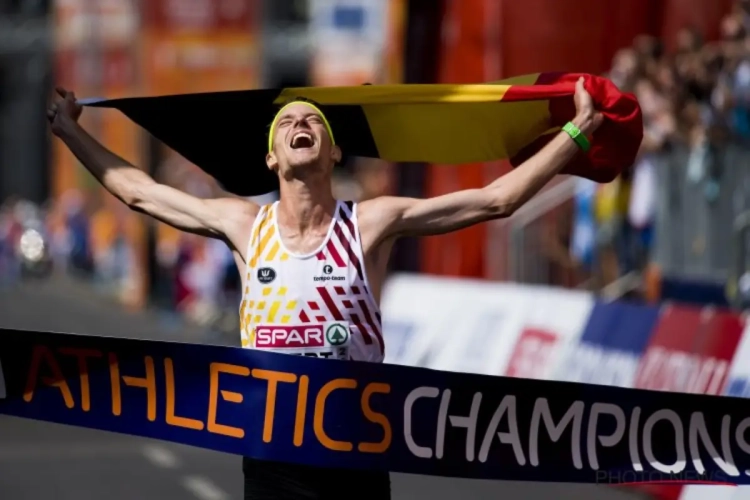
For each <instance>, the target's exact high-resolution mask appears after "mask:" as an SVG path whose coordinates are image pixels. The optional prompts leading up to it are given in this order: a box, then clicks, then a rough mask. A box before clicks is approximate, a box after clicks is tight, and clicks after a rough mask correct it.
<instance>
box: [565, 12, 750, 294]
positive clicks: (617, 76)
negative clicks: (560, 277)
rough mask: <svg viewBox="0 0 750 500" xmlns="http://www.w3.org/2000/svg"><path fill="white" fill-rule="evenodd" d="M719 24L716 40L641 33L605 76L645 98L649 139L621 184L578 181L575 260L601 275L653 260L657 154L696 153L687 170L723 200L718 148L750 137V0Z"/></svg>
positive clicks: (610, 276) (605, 278) (606, 279)
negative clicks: (664, 37) (671, 38)
mask: <svg viewBox="0 0 750 500" xmlns="http://www.w3.org/2000/svg"><path fill="white" fill-rule="evenodd" d="M720 32H721V38H720V39H719V40H717V41H711V42H707V41H705V40H703V39H702V37H701V35H700V34H699V33H698V32H697V31H695V30H693V29H691V28H690V27H685V28H684V29H683V30H681V31H680V32H679V34H678V36H677V39H676V40H674V41H673V43H672V44H669V45H670V47H672V50H667V49H666V47H665V44H664V42H663V41H662V40H658V39H656V38H654V37H650V36H639V37H637V38H636V39H635V40H634V41H633V44H632V46H630V47H626V48H623V49H621V50H619V51H618V52H617V53H616V55H615V57H614V59H613V62H612V67H611V69H610V70H609V72H608V73H607V74H605V76H606V77H608V78H609V79H611V80H612V81H613V82H614V83H615V84H616V85H617V86H618V87H619V88H620V89H621V90H624V91H627V92H632V93H634V94H635V95H636V96H637V98H638V101H639V103H640V105H641V108H642V111H643V118H644V139H643V143H642V146H641V151H640V153H639V156H638V159H637V161H636V163H635V164H634V165H633V166H632V168H630V169H628V170H627V171H625V172H623V174H622V175H621V176H620V178H618V179H617V180H616V181H615V182H613V183H611V184H604V185H597V184H594V183H592V182H588V181H585V180H580V183H579V189H578V195H577V197H576V200H575V209H574V212H575V215H574V222H573V230H572V238H571V243H570V248H571V252H570V253H571V258H572V261H573V262H574V263H575V264H576V265H582V267H584V268H586V269H588V270H590V271H594V272H595V274H596V275H597V276H598V278H599V282H600V283H610V282H612V281H613V280H615V279H616V278H618V277H620V276H623V275H625V274H628V273H630V272H633V271H642V270H643V269H645V267H646V266H647V265H648V262H649V257H650V253H651V250H652V247H653V233H654V223H655V219H656V215H657V214H656V211H657V200H658V196H659V192H660V191H659V188H660V187H661V186H659V185H658V182H659V175H658V172H657V170H656V168H657V166H656V163H655V161H654V158H655V155H659V154H663V153H669V151H670V150H671V149H672V148H683V149H685V150H687V151H689V156H688V164H687V165H685V168H686V171H687V178H688V179H689V180H690V182H693V183H695V184H696V185H701V186H703V195H704V196H705V197H706V199H707V200H715V199H716V198H717V197H718V196H719V195H720V189H719V182H718V176H719V175H720V171H719V170H718V169H717V168H715V165H716V164H715V162H713V161H712V160H713V159H714V156H715V154H716V152H717V151H718V150H719V149H720V148H721V147H722V146H723V145H726V144H727V142H728V141H735V142H739V143H747V144H750V1H748V0H742V1H739V2H737V3H736V5H735V7H734V9H733V11H732V12H731V13H730V14H729V15H727V16H726V17H725V18H724V19H723V20H722V23H721V30H720ZM726 223H731V221H726Z"/></svg>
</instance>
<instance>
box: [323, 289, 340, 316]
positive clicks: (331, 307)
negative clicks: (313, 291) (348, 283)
mask: <svg viewBox="0 0 750 500" xmlns="http://www.w3.org/2000/svg"><path fill="white" fill-rule="evenodd" d="M318 294H320V297H321V298H322V299H323V302H324V303H325V305H326V307H327V308H328V311H329V312H330V313H331V315H332V316H333V319H335V320H336V321H344V316H343V315H342V314H341V311H339V308H338V307H336V303H335V302H334V301H333V299H332V298H331V295H330V294H329V293H328V290H326V289H325V287H323V286H319V287H318Z"/></svg>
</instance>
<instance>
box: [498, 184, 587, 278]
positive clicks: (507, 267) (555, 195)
mask: <svg viewBox="0 0 750 500" xmlns="http://www.w3.org/2000/svg"><path fill="white" fill-rule="evenodd" d="M575 192H576V180H575V179H572V178H561V180H559V181H557V182H556V183H555V184H552V185H550V186H549V187H548V188H546V189H545V190H544V191H542V192H541V193H540V194H539V195H537V196H536V197H534V198H532V199H531V200H530V201H529V202H528V203H526V205H524V206H523V207H521V209H520V210H519V211H518V212H516V213H515V214H514V215H513V216H512V217H511V218H509V219H505V220H500V221H496V222H493V223H491V224H490V225H489V228H488V238H487V241H488V251H487V252H486V255H487V266H486V267H487V269H488V273H489V278H490V279H502V280H511V281H516V282H521V283H536V284H557V285H570V283H564V282H565V281H569V280H566V279H565V277H561V276H560V274H564V273H561V272H560V271H559V270H557V269H555V267H556V266H555V265H554V263H553V262H554V258H553V256H552V255H551V253H550V252H551V250H550V244H551V243H552V242H553V240H554V238H555V230H556V228H557V226H558V222H559V221H558V220H557V217H558V216H559V214H560V211H561V210H560V209H561V208H565V206H566V205H567V204H569V203H572V202H573V198H574V196H575ZM503 247H504V248H505V249H506V250H505V252H503ZM561 281H562V282H561Z"/></svg>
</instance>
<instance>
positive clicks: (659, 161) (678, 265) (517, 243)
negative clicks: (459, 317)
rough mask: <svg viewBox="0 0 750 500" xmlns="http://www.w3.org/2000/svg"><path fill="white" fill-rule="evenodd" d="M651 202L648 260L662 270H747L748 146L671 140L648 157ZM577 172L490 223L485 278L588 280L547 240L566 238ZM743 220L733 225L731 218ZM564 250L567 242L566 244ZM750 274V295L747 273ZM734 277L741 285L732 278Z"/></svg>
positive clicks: (702, 275) (724, 275) (704, 273)
mask: <svg viewBox="0 0 750 500" xmlns="http://www.w3.org/2000/svg"><path fill="white" fill-rule="evenodd" d="M654 162H655V164H656V174H657V175H656V179H657V200H656V203H657V208H656V212H657V213H656V219H655V222H654V242H653V245H652V248H651V254H650V260H651V262H653V263H655V264H656V265H657V266H658V267H659V268H660V269H661V272H662V274H664V275H668V276H684V277H690V278H692V279H696V280H702V279H705V280H709V281H713V282H716V281H717V280H721V281H726V280H727V279H729V278H730V276H734V277H735V278H734V280H735V281H736V280H738V279H739V278H740V277H742V276H743V275H745V274H746V270H750V255H748V250H750V241H749V240H748V237H750V234H748V233H750V215H748V212H750V148H748V147H746V146H742V145H739V144H729V145H726V146H722V147H721V148H709V149H707V150H703V151H701V150H693V151H691V150H689V149H688V148H687V147H680V146H677V147H674V148H672V150H671V151H670V152H669V153H665V154H662V155H660V156H658V157H656V158H655V159H654ZM574 196H575V180H574V179H570V178H566V179H564V180H561V181H559V182H557V183H556V184H555V185H553V186H551V187H549V188H548V189H546V190H545V191H544V192H542V193H541V194H540V195H539V196H537V197H535V198H534V199H532V200H531V201H530V202H529V203H528V204H527V205H526V206H525V207H523V209H522V210H520V211H519V212H518V213H517V214H515V215H514V216H513V217H511V218H510V219H508V220H505V221H498V222H496V223H493V224H491V225H490V228H489V230H488V251H487V259H488V266H487V269H488V270H489V272H488V278H490V279H502V280H512V281H516V282H522V283H540V284H541V283H543V284H553V285H561V286H584V285H586V284H588V283H587V282H584V281H583V278H582V277H581V276H571V275H570V273H568V275H566V273H565V272H562V271H561V270H560V266H558V265H556V264H555V263H554V261H555V257H554V256H553V255H551V253H550V249H549V248H548V245H547V244H548V243H550V242H551V241H552V240H554V239H555V238H558V239H559V240H560V241H558V242H557V243H555V242H553V246H554V245H556V244H558V243H559V244H563V245H564V244H567V241H565V238H564V236H559V235H564V233H565V232H566V228H562V227H560V224H565V223H566V219H565V218H566V217H572V211H568V210H565V209H566V208H567V207H569V206H571V205H570V204H572V202H573V198H574ZM733 223H734V226H738V225H739V226H741V227H739V228H738V227H734V226H733ZM565 250H567V248H566V249H565ZM745 281H747V282H748V284H747V288H748V295H749V296H750V273H747V277H746V278H745ZM735 285H737V286H739V285H738V284H737V283H735Z"/></svg>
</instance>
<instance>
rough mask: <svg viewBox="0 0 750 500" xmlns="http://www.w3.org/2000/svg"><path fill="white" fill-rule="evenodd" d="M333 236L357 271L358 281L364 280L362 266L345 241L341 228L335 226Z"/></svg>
mask: <svg viewBox="0 0 750 500" xmlns="http://www.w3.org/2000/svg"><path fill="white" fill-rule="evenodd" d="M333 232H334V234H335V235H336V237H337V238H338V239H339V243H341V246H343V247H344V249H345V250H346V253H347V255H349V260H350V261H351V263H352V264H353V265H354V268H355V269H356V270H357V276H358V277H359V279H361V280H364V279H365V278H364V274H363V273H362V265H361V264H360V263H359V258H358V257H357V254H356V253H355V252H354V249H353V248H352V246H351V244H349V240H347V239H346V238H345V237H344V235H343V231H342V230H341V226H340V225H338V224H336V226H335V228H334V230H333Z"/></svg>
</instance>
